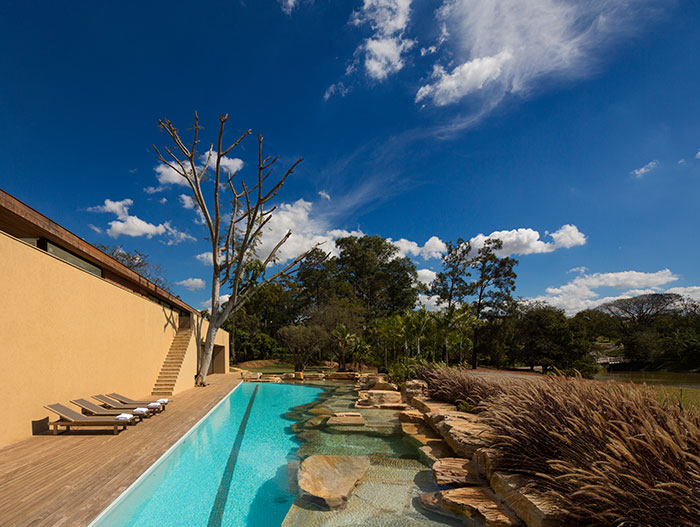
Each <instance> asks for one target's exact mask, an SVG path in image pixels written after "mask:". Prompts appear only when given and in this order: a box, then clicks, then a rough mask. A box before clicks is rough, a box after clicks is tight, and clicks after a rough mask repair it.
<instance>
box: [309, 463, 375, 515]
mask: <svg viewBox="0 0 700 527" xmlns="http://www.w3.org/2000/svg"><path fill="white" fill-rule="evenodd" d="M367 470H369V457H367V456H327V455H322V454H316V455H312V456H309V457H308V458H306V459H305V460H304V461H303V462H302V463H301V466H300V467H299V478H298V481H299V491H300V492H301V494H302V496H304V497H306V498H307V499H310V500H311V501H314V502H321V503H323V504H325V505H326V506H327V507H328V508H329V509H341V508H343V507H345V505H346V504H347V501H348V498H349V497H350V495H351V494H352V491H353V490H354V489H355V485H357V483H358V482H359V481H360V480H361V479H362V478H363V477H364V475H365V474H366V473H367Z"/></svg>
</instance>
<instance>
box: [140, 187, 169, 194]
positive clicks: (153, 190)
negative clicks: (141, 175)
mask: <svg viewBox="0 0 700 527" xmlns="http://www.w3.org/2000/svg"><path fill="white" fill-rule="evenodd" d="M163 190H164V188H163V187H146V188H145V189H143V191H144V192H145V193H146V194H155V193H157V192H162V191H163Z"/></svg>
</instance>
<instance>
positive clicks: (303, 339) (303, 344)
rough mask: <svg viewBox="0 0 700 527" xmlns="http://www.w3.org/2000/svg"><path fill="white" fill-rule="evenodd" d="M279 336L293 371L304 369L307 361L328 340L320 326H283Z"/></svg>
mask: <svg viewBox="0 0 700 527" xmlns="http://www.w3.org/2000/svg"><path fill="white" fill-rule="evenodd" d="M279 336H280V338H281V339H282V341H283V342H284V343H285V344H286V345H287V348H288V349H289V352H290V354H291V356H292V361H293V363H294V371H304V370H305V369H306V366H307V365H308V363H309V361H311V359H312V358H313V357H314V355H316V354H317V353H318V350H319V349H320V348H321V347H322V346H323V345H324V344H325V343H326V342H327V341H328V334H327V333H326V332H325V331H324V330H323V328H321V327H320V326H313V325H312V326H284V327H283V328H280V330H279Z"/></svg>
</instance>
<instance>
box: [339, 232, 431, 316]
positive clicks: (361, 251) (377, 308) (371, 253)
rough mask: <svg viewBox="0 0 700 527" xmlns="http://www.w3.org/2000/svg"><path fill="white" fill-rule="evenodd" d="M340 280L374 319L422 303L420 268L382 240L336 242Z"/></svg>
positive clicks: (376, 237)
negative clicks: (348, 287)
mask: <svg viewBox="0 0 700 527" xmlns="http://www.w3.org/2000/svg"><path fill="white" fill-rule="evenodd" d="M336 246H337V247H338V250H339V251H340V254H339V256H338V258H337V260H336V265H337V270H338V277H339V279H340V280H341V281H344V282H346V283H347V284H349V285H350V287H351V288H352V295H353V296H354V298H356V299H357V300H358V301H359V302H360V303H361V304H362V305H363V306H364V307H365V309H366V312H367V316H368V317H369V318H370V319H373V318H378V317H383V316H388V315H390V314H392V313H401V312H404V311H406V310H409V309H413V307H414V306H415V305H416V302H417V300H418V291H417V289H416V287H415V284H416V282H417V277H418V275H417V273H416V266H415V265H414V264H413V262H411V260H410V259H408V258H398V257H397V253H398V248H397V247H396V246H394V245H393V244H391V243H390V242H389V241H387V240H385V239H384V238H382V237H380V236H361V237H355V236H348V237H345V238H339V239H338V240H336Z"/></svg>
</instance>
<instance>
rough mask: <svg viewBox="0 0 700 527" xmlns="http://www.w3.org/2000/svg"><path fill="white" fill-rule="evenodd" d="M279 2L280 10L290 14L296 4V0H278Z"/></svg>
mask: <svg viewBox="0 0 700 527" xmlns="http://www.w3.org/2000/svg"><path fill="white" fill-rule="evenodd" d="M280 4H281V5H282V11H284V12H285V13H287V14H288V15H291V14H292V10H293V9H294V6H296V5H297V0H280Z"/></svg>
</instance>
